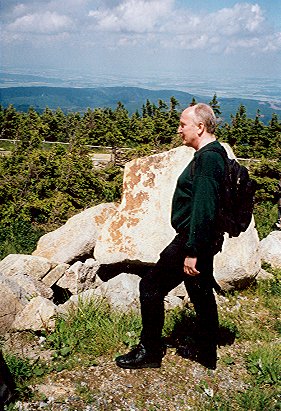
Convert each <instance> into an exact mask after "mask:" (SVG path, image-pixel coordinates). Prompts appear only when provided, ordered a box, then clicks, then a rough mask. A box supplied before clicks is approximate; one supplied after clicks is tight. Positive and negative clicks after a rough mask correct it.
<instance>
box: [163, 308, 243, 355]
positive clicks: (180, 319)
mask: <svg viewBox="0 0 281 411" xmlns="http://www.w3.org/2000/svg"><path fill="white" fill-rule="evenodd" d="M237 335H238V331H237V329H236V327H235V326H234V325H233V324H220V325H219V330H218V338H217V344H218V346H225V345H232V344H233V343H234V341H235V338H236V337H237ZM198 338H200V330H199V328H198V324H197V319H196V315H195V313H194V312H193V311H182V312H181V313H180V314H179V315H178V316H177V318H176V319H175V320H174V325H173V327H172V329H171V331H170V332H168V333H167V335H166V336H165V337H164V343H165V344H166V345H167V346H169V347H174V348H178V347H179V346H182V345H188V344H191V345H192V344H196V341H197V340H198Z"/></svg>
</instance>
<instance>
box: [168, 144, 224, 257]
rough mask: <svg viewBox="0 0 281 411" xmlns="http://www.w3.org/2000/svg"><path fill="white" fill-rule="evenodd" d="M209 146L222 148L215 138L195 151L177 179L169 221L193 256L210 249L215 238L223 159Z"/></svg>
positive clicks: (188, 252) (189, 254)
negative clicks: (182, 237) (183, 238)
mask: <svg viewBox="0 0 281 411" xmlns="http://www.w3.org/2000/svg"><path fill="white" fill-rule="evenodd" d="M212 147H216V148H219V149H221V150H222V151H223V150H224V148H223V147H222V146H221V145H220V143H218V142H217V141H214V142H211V143H209V144H207V145H206V146H204V147H202V148H201V149H200V150H198V151H196V152H195V154H194V158H193V160H192V161H191V162H190V163H189V164H188V166H187V167H186V168H185V169H184V171H183V172H182V174H181V175H180V177H179V178H178V181H177V186H176V189H175V193H174V196H173V202H172V216H171V223H172V226H173V228H174V229H175V230H176V232H177V233H181V234H182V235H183V236H184V237H185V238H186V240H185V247H186V252H187V255H188V256H190V257H196V256H197V255H198V254H200V253H201V252H202V253H204V252H208V251H210V250H211V248H212V246H213V244H214V242H215V240H216V232H215V231H216V230H215V227H216V216H217V211H218V207H219V192H220V187H221V184H222V181H223V175H224V160H223V158H222V156H221V155H220V154H219V153H217V152H214V151H210V149H211V148H212Z"/></svg>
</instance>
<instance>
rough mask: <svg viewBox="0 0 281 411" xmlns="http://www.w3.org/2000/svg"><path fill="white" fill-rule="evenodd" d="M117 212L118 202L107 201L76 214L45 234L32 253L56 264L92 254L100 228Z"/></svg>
mask: <svg viewBox="0 0 281 411" xmlns="http://www.w3.org/2000/svg"><path fill="white" fill-rule="evenodd" d="M115 212H116V205H115V204H113V203H108V204H100V205H98V206H95V207H91V208H88V209H86V210H85V211H82V212H81V213H79V214H76V215H75V216H73V217H72V218H70V219H69V220H68V221H67V222H66V224H64V225H63V226H62V227H60V228H58V229H57V230H55V231H52V232H50V233H47V234H45V235H43V236H42V237H41V238H40V239H39V241H38V244H37V248H36V250H35V251H34V252H33V255H34V256H41V257H45V258H47V259H48V260H50V261H53V262H56V263H71V262H73V261H74V260H77V259H79V258H81V257H84V256H88V255H92V253H93V249H94V247H95V244H96V241H97V237H98V235H99V232H100V230H101V227H102V226H103V225H104V223H105V222H106V221H107V219H108V218H109V217H111V216H112V215H113V214H114V213H115Z"/></svg>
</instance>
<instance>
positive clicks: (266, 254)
mask: <svg viewBox="0 0 281 411" xmlns="http://www.w3.org/2000/svg"><path fill="white" fill-rule="evenodd" d="M260 252H261V259H262V260H263V261H265V262H267V263H269V264H271V265H272V267H275V268H281V231H272V232H271V233H270V234H269V235H268V236H267V237H266V238H263V239H262V240H261V242H260Z"/></svg>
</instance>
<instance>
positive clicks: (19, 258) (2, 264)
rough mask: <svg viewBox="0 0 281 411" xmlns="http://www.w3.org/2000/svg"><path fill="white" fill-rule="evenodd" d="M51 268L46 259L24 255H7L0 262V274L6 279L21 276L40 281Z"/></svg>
mask: <svg viewBox="0 0 281 411" xmlns="http://www.w3.org/2000/svg"><path fill="white" fill-rule="evenodd" d="M53 267H54V265H52V263H51V262H50V261H48V260H47V259H46V258H43V257H35V256H32V255H25V254H9V255H8V256H7V257H5V258H4V259H3V260H2V261H0V272H1V273H3V274H5V275H6V276H7V277H11V276H13V275H15V274H17V275H18V274H23V275H28V276H31V277H33V278H35V279H37V280H40V279H42V278H43V277H44V276H45V275H46V274H47V273H48V272H49V271H50V270H51V269H52V268H53Z"/></svg>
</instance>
